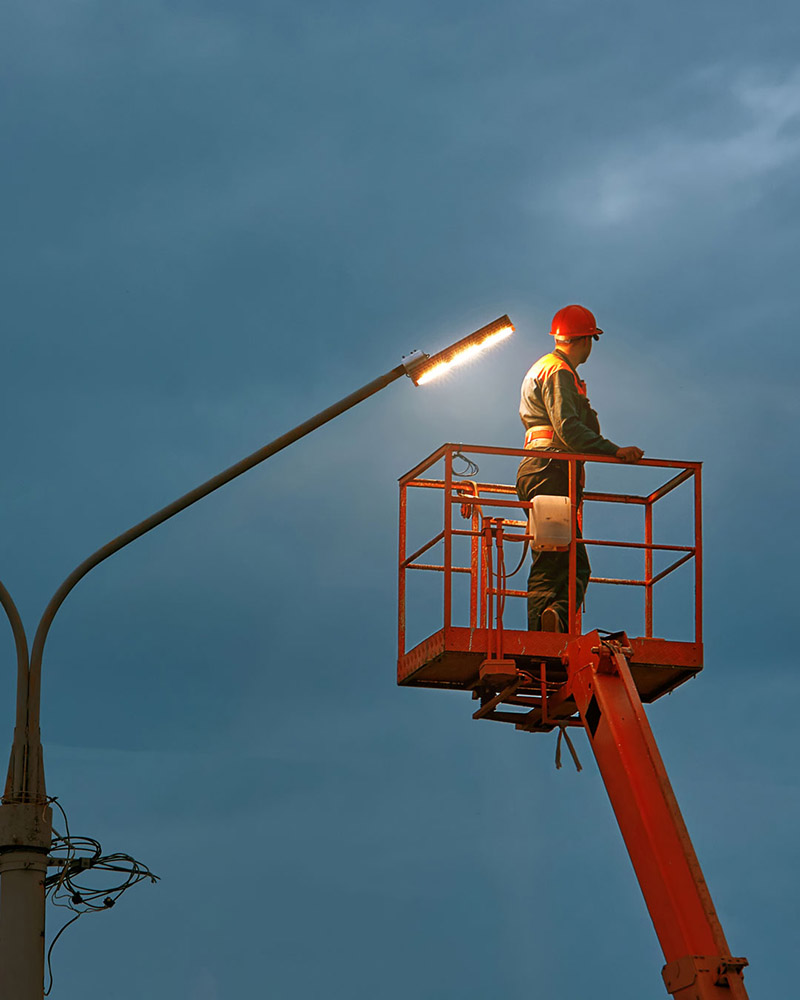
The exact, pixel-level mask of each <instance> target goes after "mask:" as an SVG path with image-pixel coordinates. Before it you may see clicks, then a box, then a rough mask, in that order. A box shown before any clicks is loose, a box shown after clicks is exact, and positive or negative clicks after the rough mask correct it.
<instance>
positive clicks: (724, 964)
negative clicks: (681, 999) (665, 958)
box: [661, 955, 748, 994]
mask: <svg viewBox="0 0 800 1000" xmlns="http://www.w3.org/2000/svg"><path fill="white" fill-rule="evenodd" d="M747 964H748V962H747V959H746V958H733V957H731V956H729V955H727V956H725V957H722V956H720V955H711V956H709V955H684V957H683V958H679V959H676V961H674V962H670V963H669V964H667V965H665V966H664V968H663V969H662V970H661V976H662V978H663V979H664V985H665V986H666V988H667V993H673V994H674V993H677V992H678V990H684V989H686V988H687V987H689V986H693V985H694V984H695V982H696V980H697V977H698V975H701V974H702V973H707V974H711V975H713V976H714V985H715V986H729V985H730V983H729V982H728V973H729V972H732V973H734V974H735V975H741V972H742V969H744V967H745V966H746V965H747ZM706 982H708V980H706Z"/></svg>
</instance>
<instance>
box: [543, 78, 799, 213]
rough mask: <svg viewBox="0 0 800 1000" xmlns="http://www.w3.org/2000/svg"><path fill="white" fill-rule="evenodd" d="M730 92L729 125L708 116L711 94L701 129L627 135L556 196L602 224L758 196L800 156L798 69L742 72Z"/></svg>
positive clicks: (568, 210) (571, 210)
mask: <svg viewBox="0 0 800 1000" xmlns="http://www.w3.org/2000/svg"><path fill="white" fill-rule="evenodd" d="M727 99H728V101H729V102H730V101H732V102H733V105H734V112H735V113H734V114H733V115H732V116H730V119H728V118H726V124H727V122H728V121H729V120H730V124H729V125H727V128H726V129H724V130H723V129H721V128H720V126H719V125H718V124H717V123H716V120H714V119H712V118H711V115H710V112H711V110H712V109H711V103H710V101H709V104H708V107H707V108H706V110H705V112H704V114H703V125H702V130H701V131H700V132H699V134H698V133H697V131H696V129H695V131H694V134H689V132H690V129H689V126H688V124H687V126H686V127H685V129H683V130H680V129H677V128H672V129H669V130H664V129H663V128H659V129H656V128H654V129H652V130H651V131H650V132H648V133H646V134H644V135H641V136H638V137H637V138H636V139H635V140H634V141H631V140H626V141H624V142H623V143H621V144H619V145H618V146H616V148H614V149H613V150H612V151H611V152H610V153H609V154H608V155H607V156H606V157H605V158H601V159H600V161H599V162H597V163H593V164H591V165H590V166H589V167H588V168H582V169H580V170H579V171H578V172H576V173H573V174H572V175H571V176H568V177H567V178H566V179H565V180H564V182H563V183H562V184H561V185H560V186H559V188H558V191H557V197H556V203H557V204H558V205H559V206H560V207H561V208H562V209H563V210H565V211H566V213H567V214H568V215H570V216H573V217H575V218H576V219H578V220H580V222H581V223H582V224H584V225H590V226H597V227H604V226H624V225H627V224H629V223H632V222H637V223H639V222H641V220H642V218H643V217H645V218H646V217H648V216H653V215H658V216H663V215H665V214H666V213H668V212H670V211H674V210H675V209H676V208H681V207H684V208H685V207H689V206H691V207H692V208H694V207H696V206H697V205H698V204H709V203H713V202H715V201H718V200H722V201H723V202H724V204H725V206H726V207H728V208H729V207H730V206H731V204H739V205H741V204H751V203H752V202H753V201H757V200H759V198H760V197H761V195H762V193H763V182H764V181H765V180H766V178H767V177H768V175H771V174H774V173H776V172H777V171H779V170H781V169H783V168H785V167H787V166H789V165H791V164H792V163H794V162H795V161H796V160H797V159H798V157H800V131H798V129H797V125H798V122H799V121H800V71H797V72H795V73H793V74H792V75H791V76H789V77H787V78H786V79H785V80H784V81H783V82H780V83H768V82H764V81H763V79H762V80H759V79H758V78H757V77H755V76H754V75H752V74H751V75H749V76H746V77H742V78H740V79H739V80H737V81H735V82H733V83H732V84H730V85H729V88H728V95H727ZM733 199H735V202H734V201H733Z"/></svg>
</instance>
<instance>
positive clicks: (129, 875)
mask: <svg viewBox="0 0 800 1000" xmlns="http://www.w3.org/2000/svg"><path fill="white" fill-rule="evenodd" d="M48 804H52V805H55V807H56V808H57V809H58V810H59V812H60V813H61V815H62V816H63V817H64V836H61V835H60V834H59V832H58V831H57V830H56V829H55V828H53V832H54V834H55V836H54V837H53V840H52V843H51V846H50V858H49V862H50V864H51V865H52V866H54V867H57V868H58V869H59V870H58V871H57V872H56V873H55V874H53V875H48V876H47V877H46V878H45V880H44V887H45V895H46V896H47V897H48V898H49V899H50V901H51V902H52V903H53V905H54V906H63V907H65V908H66V909H68V910H72V911H73V912H74V914H75V916H74V917H71V918H70V919H69V920H68V921H67V922H66V923H65V924H64V925H63V926H62V927H61V929H60V930H59V931H58V933H57V934H56V936H55V937H54V938H53V940H52V941H51V943H50V947H49V948H48V949H47V974H48V978H49V985H48V987H47V989H46V990H45V991H44V995H45V996H48V995H49V993H50V991H51V990H52V988H53V970H52V966H51V961H50V960H51V955H52V952H53V948H54V946H55V943H56V941H58V939H59V938H60V937H61V935H62V934H63V933H64V931H65V930H66V929H67V927H69V926H70V924H74V923H75V921H76V920H77V919H78V918H79V917H82V916H84V914H86V913H101V912H102V911H103V910H109V909H111V907H112V906H114V904H115V903H116V902H117V900H118V899H119V897H120V896H121V895H122V893H123V892H125V890H126V889H130V887H131V886H133V885H136V884H137V883H138V882H142V881H144V880H145V879H149V880H150V881H151V882H152V883H156V882H158V880H159V878H158V875H154V874H153V872H151V871H150V869H149V868H148V867H147V865H145V864H143V863H142V862H141V861H137V860H136V859H135V858H132V857H131V856H130V855H129V854H120V853H116V854H103V848H102V846H101V844H100V842H99V841H98V840H95V839H94V838H93V837H79V836H73V834H72V833H70V829H69V820H68V818H67V814H66V812H65V811H64V808H63V806H62V805H61V803H60V802H59V801H58V799H57V798H56V797H52V798H50V799H48ZM89 871H97V872H109V873H111V872H113V873H118V874H119V875H122V876H124V877H123V878H115V879H114V881H113V884H112V885H111V886H110V887H109V886H108V885H106V886H104V887H103V888H97V887H95V886H94V885H92V884H91V883H89V884H87V883H86V882H85V881H84V879H82V878H80V877H81V875H82V874H83V873H84V872H89ZM79 879H80V881H79Z"/></svg>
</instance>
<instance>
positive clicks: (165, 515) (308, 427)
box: [0, 365, 407, 730]
mask: <svg viewBox="0 0 800 1000" xmlns="http://www.w3.org/2000/svg"><path fill="white" fill-rule="evenodd" d="M406 374H407V367H406V366H405V365H398V366H397V367H396V368H392V370H391V371H388V372H386V374H385V375H381V376H380V377H379V378H376V379H373V381H372V382H368V383H367V384H366V385H364V386H362V387H361V388H360V389H356V391H355V392H352V393H350V395H349V396H345V397H344V399H340V400H339V402H338V403H334V404H333V405H332V406H329V407H327V409H324V410H322V411H321V412H319V413H318V414H316V416H313V417H311V418H309V419H308V420H306V421H304V422H303V423H302V424H298V426H297V427H295V428H294V429H293V430H290V431H287V432H286V434H282V435H281V436H280V437H278V438H275V440H274V441H271V442H270V443H269V444H267V445H264V447H263V448H259V449H258V451H254V452H253V453H252V454H251V455H248V456H247V457H246V458H243V459H242V460H241V461H239V462H237V463H236V464H235V465H231V466H230V467H229V468H227V469H225V470H224V471H223V472H220V473H218V474H217V475H216V476H213V477H212V478H211V479H208V480H206V482H204V483H201V484H200V485H199V486H196V487H195V488H194V489H193V490H190V491H189V492H188V493H184V495H183V496H182V497H178V499H177V500H173V502H172V503H170V504H167V506H166V507H162V508H161V510H158V511H156V512H155V514H151V515H150V517H146V518H145V519H144V520H143V521H140V522H139V523H138V524H135V525H134V526H133V527H132V528H128V530H127V531H124V532H123V533H122V534H121V535H117V537H116V538H112V539H111V541H110V542H107V543H106V544H105V545H104V546H103V547H102V548H99V549H98V550H97V551H96V552H94V553H93V554H92V555H90V556H89V558H88V559H84V561H83V562H82V563H81V564H80V566H76V567H75V569H74V570H73V571H72V572H71V573H70V575H69V576H68V577H67V578H66V580H64V582H63V583H62V584H61V586H60V587H59V588H58V590H57V591H56V592H55V593H54V594H53V596H52V597H51V598H50V603H49V604H48V605H47V607H46V608H45V610H44V614H43V615H42V617H41V619H40V621H39V625H38V626H37V629H36V635H35V636H34V639H33V649H32V651H31V661H30V680H29V684H28V688H27V713H26V714H27V725H28V728H29V729H30V730H36V729H38V726H39V705H40V700H41V680H42V656H43V653H44V644H45V642H46V640H47V634H48V632H49V631H50V626H51V625H52V623H53V619H54V618H55V616H56V612H57V611H58V609H59V608H60V607H61V605H62V604H63V603H64V600H65V599H66V597H67V596H68V594H69V593H70V591H71V590H72V588H73V587H74V586H75V585H76V584H77V583H79V582H80V581H81V580H82V579H83V577H84V576H86V574H87V573H88V572H89V571H90V570H92V569H94V567H95V566H97V565H99V564H100V563H101V562H103V561H104V560H106V559H108V557H109V556H112V555H114V553H115V552H119V550H120V549H122V548H124V547H125V546H126V545H129V544H130V543H131V542H133V541H135V540H136V539H137V538H140V537H141V536H142V535H144V534H145V533H146V532H148V531H151V530H152V529H153V528H155V527H157V526H158V525H159V524H163V522H164V521H167V520H169V518H171V517H174V516H175V514H178V513H180V511H182V510H186V508H187V507H190V506H191V505H192V504H193V503H197V501H198V500H202V499H203V497H206V496H208V494H209V493H213V492H214V490H218V489H219V488H220V487H221V486H225V485H226V484H227V483H229V482H231V480H233V479H236V478H237V476H241V475H242V474H243V473H244V472H247V471H249V470H250V469H252V468H253V467H254V466H256V465H258V464H259V463H260V462H263V461H264V460H265V459H267V458H269V457H270V456H272V455H274V454H275V453H276V452H278V451H281V450H282V449H283V448H286V447H288V446H289V445H290V444H293V443H294V442H295V441H297V440H299V438H301V437H304V436H305V435H306V434H310V433H311V431H313V430H316V429H317V428H318V427H321V426H322V425H323V424H326V423H327V422H328V421H329V420H333V418H334V417H338V416H339V415H340V414H341V413H344V412H345V410H349V409H350V408H351V407H353V406H355V405H356V404H357V403H360V402H362V401H363V400H365V399H367V398H368V397H369V396H372V395H374V394H375V393H376V392H379V391H380V390H381V389H383V388H385V387H386V386H387V385H389V384H390V383H391V382H394V381H396V380H397V379H399V378H401V377H402V376H403V375H406ZM2 600H3V597H2V593H0V601H2ZM10 600H11V598H10V597H9V601H10ZM3 606H4V607H5V603H4V604H3ZM12 606H13V604H12ZM6 610H8V609H6ZM15 610H16V609H15ZM17 617H19V616H17ZM12 627H13V620H12ZM14 634H15V637H16V631H15V633H14ZM23 638H24V633H23ZM18 650H19V645H18ZM26 656H27V650H26ZM18 707H19V706H18ZM23 712H24V709H23Z"/></svg>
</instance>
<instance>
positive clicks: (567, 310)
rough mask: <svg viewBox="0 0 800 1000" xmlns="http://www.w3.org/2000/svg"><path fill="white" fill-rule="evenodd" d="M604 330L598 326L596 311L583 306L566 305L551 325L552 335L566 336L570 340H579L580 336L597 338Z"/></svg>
mask: <svg viewBox="0 0 800 1000" xmlns="http://www.w3.org/2000/svg"><path fill="white" fill-rule="evenodd" d="M602 332H603V331H602V330H600V329H598V327H597V321H596V320H595V318H594V313H591V312H589V310H588V309H585V308H584V307H583V306H564V308H563V309H559V310H558V312H557V313H556V314H555V316H554V317H553V324H552V326H551V327H550V333H551V334H552V336H554V337H566V338H567V339H568V340H577V339H578V337H594V338H595V340H597V338H598V336H599V335H600V334H601V333H602Z"/></svg>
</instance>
